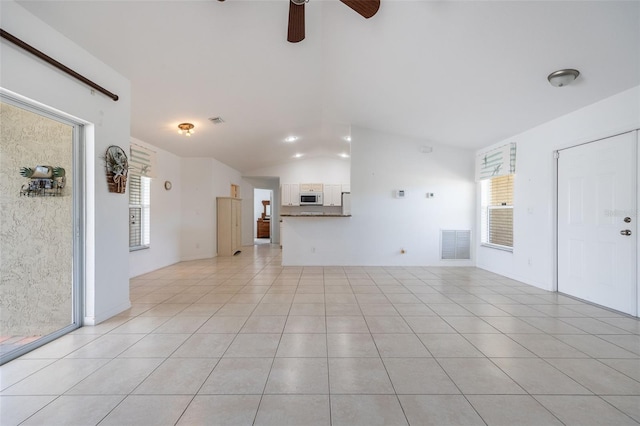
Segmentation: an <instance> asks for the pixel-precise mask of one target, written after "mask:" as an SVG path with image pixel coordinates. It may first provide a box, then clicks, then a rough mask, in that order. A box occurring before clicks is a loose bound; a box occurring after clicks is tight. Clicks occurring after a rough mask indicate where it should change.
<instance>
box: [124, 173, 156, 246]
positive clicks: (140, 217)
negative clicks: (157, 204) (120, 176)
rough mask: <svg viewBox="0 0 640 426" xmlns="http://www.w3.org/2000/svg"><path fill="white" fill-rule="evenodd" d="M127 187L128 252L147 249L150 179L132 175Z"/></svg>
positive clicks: (149, 231) (149, 230) (148, 242)
mask: <svg viewBox="0 0 640 426" xmlns="http://www.w3.org/2000/svg"><path fill="white" fill-rule="evenodd" d="M128 186H129V250H130V251H131V250H140V249H144V248H149V245H150V238H149V236H150V233H151V228H150V218H151V179H150V178H148V177H144V176H139V175H135V174H132V175H130V176H129V180H128Z"/></svg>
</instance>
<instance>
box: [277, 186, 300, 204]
mask: <svg viewBox="0 0 640 426" xmlns="http://www.w3.org/2000/svg"><path fill="white" fill-rule="evenodd" d="M280 197H281V200H282V201H281V202H282V205H283V206H299V205H300V186H299V185H298V184H297V183H283V184H282V186H281V187H280Z"/></svg>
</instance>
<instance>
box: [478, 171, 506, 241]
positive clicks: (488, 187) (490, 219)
mask: <svg viewBox="0 0 640 426" xmlns="http://www.w3.org/2000/svg"><path fill="white" fill-rule="evenodd" d="M513 179H514V175H512V174H509V175H503V176H498V177H494V178H492V179H485V180H483V181H482V183H481V204H482V206H481V212H482V213H481V218H480V219H481V220H480V222H481V228H482V229H481V234H482V236H481V238H482V243H483V244H484V245H489V246H496V247H497V248H504V249H512V248H513Z"/></svg>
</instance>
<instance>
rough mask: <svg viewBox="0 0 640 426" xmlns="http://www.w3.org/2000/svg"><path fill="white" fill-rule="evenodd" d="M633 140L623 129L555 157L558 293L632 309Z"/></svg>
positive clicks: (634, 239) (634, 227) (634, 294)
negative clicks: (556, 161) (618, 132)
mask: <svg viewBox="0 0 640 426" xmlns="http://www.w3.org/2000/svg"><path fill="white" fill-rule="evenodd" d="M636 149H637V142H636V133H635V132H631V133H626V134H623V135H619V136H614V137H611V138H608V139H604V140H601V141H597V142H592V143H589V144H585V145H580V146H577V147H574V148H570V149H566V150H562V151H561V152H560V156H559V158H558V291H560V292H562V293H566V294H569V295H572V296H575V297H579V298H580V299H584V300H588V301H590V302H594V303H597V304H599V305H603V306H606V307H609V308H612V309H615V310H618V311H622V312H625V313H628V314H631V315H636V316H637V315H638V312H637V304H638V298H637V290H638V289H637V279H636V274H637V271H636V269H637V265H636V262H637V257H636V250H637V247H636V246H637V237H636V231H637V229H638V227H637V221H638V215H637V210H636V208H637V206H636V198H637V180H636V168H637V153H636Z"/></svg>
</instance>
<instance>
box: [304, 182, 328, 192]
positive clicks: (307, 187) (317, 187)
mask: <svg viewBox="0 0 640 426" xmlns="http://www.w3.org/2000/svg"><path fill="white" fill-rule="evenodd" d="M323 186H324V185H323V184H321V183H301V184H300V192H322V191H323V188H322V187H323Z"/></svg>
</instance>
